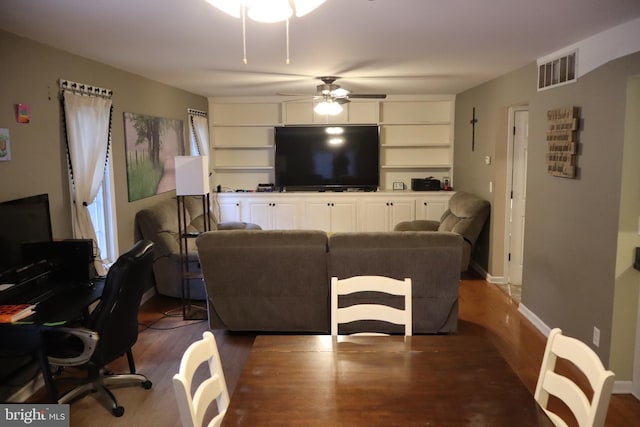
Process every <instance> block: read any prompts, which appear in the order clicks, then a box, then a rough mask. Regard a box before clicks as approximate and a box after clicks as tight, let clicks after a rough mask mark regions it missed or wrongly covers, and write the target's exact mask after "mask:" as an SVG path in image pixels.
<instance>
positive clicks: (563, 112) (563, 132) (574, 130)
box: [547, 106, 580, 178]
mask: <svg viewBox="0 0 640 427" xmlns="http://www.w3.org/2000/svg"><path fill="white" fill-rule="evenodd" d="M579 112H580V109H579V107H575V106H574V107H562V108H556V109H555V110H549V111H547V120H548V121H549V129H548V131H547V172H548V173H549V174H550V175H553V176H558V177H562V178H575V177H576V168H577V164H576V156H577V154H578V122H579Z"/></svg>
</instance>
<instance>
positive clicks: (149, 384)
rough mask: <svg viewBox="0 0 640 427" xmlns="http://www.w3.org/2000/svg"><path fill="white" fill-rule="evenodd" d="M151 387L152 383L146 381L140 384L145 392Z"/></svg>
mask: <svg viewBox="0 0 640 427" xmlns="http://www.w3.org/2000/svg"><path fill="white" fill-rule="evenodd" d="M152 385H153V383H152V382H151V381H149V380H146V381H144V382H143V383H142V388H143V389H145V390H149V389H150V388H151V386H152Z"/></svg>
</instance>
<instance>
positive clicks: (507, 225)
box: [502, 105, 529, 283]
mask: <svg viewBox="0 0 640 427" xmlns="http://www.w3.org/2000/svg"><path fill="white" fill-rule="evenodd" d="M521 111H526V112H529V105H518V106H514V107H509V110H508V115H509V117H508V121H507V134H508V138H507V176H506V185H505V194H504V198H505V199H504V201H505V205H504V206H505V208H504V218H505V221H504V253H503V264H502V265H503V266H504V271H503V278H504V282H505V283H509V253H510V250H511V221H510V220H509V218H510V217H511V187H512V185H513V152H514V150H513V144H514V134H513V128H514V126H515V115H516V113H517V112H521ZM523 238H524V237H523Z"/></svg>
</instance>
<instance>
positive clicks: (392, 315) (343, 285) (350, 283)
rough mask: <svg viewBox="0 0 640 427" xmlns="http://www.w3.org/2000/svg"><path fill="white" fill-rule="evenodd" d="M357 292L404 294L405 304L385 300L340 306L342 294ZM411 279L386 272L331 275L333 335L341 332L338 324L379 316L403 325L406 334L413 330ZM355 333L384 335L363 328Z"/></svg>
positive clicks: (384, 319)
mask: <svg viewBox="0 0 640 427" xmlns="http://www.w3.org/2000/svg"><path fill="white" fill-rule="evenodd" d="M356 292H379V293H385V294H390V295H398V296H402V297H404V308H402V309H399V308H395V307H391V306H389V305H384V304H377V303H376V304H372V303H364V304H353V305H349V306H345V307H340V306H339V304H338V303H339V298H340V296H344V295H349V294H353V293H356ZM411 306H412V303H411V279H409V278H406V279H404V280H398V279H393V278H391V277H385V276H353V277H348V278H345V279H338V278H337V277H332V278H331V335H338V326H339V325H340V324H343V323H349V322H355V321H360V320H376V321H383V322H388V323H393V324H396V325H404V329H405V333H404V334H405V336H410V335H411V333H412V318H411V316H412V314H411ZM352 335H385V334H382V333H379V332H377V331H371V330H367V331H360V332H358V333H355V334H352Z"/></svg>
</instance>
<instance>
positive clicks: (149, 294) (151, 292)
mask: <svg viewBox="0 0 640 427" xmlns="http://www.w3.org/2000/svg"><path fill="white" fill-rule="evenodd" d="M155 294H156V289H155V288H151V289H149V290H147V291H146V292H145V293H144V294H142V300H140V305H142V304H144V303H145V302H147V301H149V300H150V299H151V298H152V297H153V296H154V295H155Z"/></svg>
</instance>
